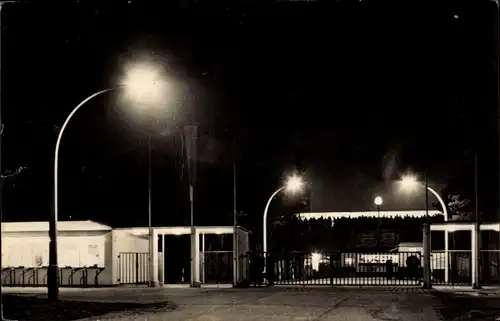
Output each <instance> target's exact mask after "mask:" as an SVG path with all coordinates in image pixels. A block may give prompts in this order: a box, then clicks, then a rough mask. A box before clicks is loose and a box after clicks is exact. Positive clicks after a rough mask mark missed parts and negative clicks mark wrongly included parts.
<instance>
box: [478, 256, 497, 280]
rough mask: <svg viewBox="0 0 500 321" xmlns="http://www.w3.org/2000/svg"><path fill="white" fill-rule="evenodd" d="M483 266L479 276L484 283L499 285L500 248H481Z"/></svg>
mask: <svg viewBox="0 0 500 321" xmlns="http://www.w3.org/2000/svg"><path fill="white" fill-rule="evenodd" d="M480 262H481V267H480V269H479V276H480V280H481V284H483V285H492V284H494V285H498V284H499V282H500V279H499V275H498V273H499V272H500V251H499V250H481V251H480Z"/></svg>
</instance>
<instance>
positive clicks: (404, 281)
mask: <svg viewBox="0 0 500 321" xmlns="http://www.w3.org/2000/svg"><path fill="white" fill-rule="evenodd" d="M426 230H427V231H428V232H426ZM439 232H442V233H443V234H444V235H437V234H438V233H439ZM457 232H468V233H469V235H470V236H468V238H469V239H468V240H469V242H468V245H465V248H461V249H456V248H451V249H450V248H449V244H448V243H449V242H446V241H445V240H441V239H442V238H443V236H446V237H450V238H452V237H453V235H454V233H457ZM431 233H432V234H431ZM485 233H493V234H496V237H497V238H496V239H495V240H494V242H489V243H488V244H480V243H481V242H480V240H481V239H482V235H484V234H485ZM499 234H500V224H499V223H481V224H478V223H470V222H456V221H455V222H450V221H448V222H444V223H433V224H431V225H430V227H424V242H423V243H400V244H399V246H398V248H397V249H394V250H392V251H390V252H385V253H369V252H362V253H361V252H357V253H342V252H331V253H304V252H289V253H285V254H278V255H269V256H268V257H267V258H266V260H267V266H268V267H269V268H270V267H271V266H272V269H273V276H274V284H275V285H301V286H307V285H324V286H349V285H351V286H377V285H382V286H424V287H426V288H429V287H431V286H432V285H465V286H467V285H469V286H472V287H474V288H478V287H480V286H482V285H496V286H498V285H500V277H499V276H500V250H499V244H498V240H499V239H498V237H500V235H499ZM431 235H432V237H431ZM457 238H458V236H457ZM466 238H467V237H464V236H463V235H462V236H461V237H460V239H461V240H462V241H464V239H465V240H466ZM465 243H467V242H465ZM442 244H444V246H445V248H444V250H443V249H441V248H440V246H441V245H442ZM425 248H427V249H428V250H427V251H426V250H425ZM426 259H427V260H426ZM248 261H251V259H248ZM426 261H427V262H426ZM426 265H427V272H426ZM251 269H252V268H251V263H250V264H249V269H248V270H249V271H250V270H251Z"/></svg>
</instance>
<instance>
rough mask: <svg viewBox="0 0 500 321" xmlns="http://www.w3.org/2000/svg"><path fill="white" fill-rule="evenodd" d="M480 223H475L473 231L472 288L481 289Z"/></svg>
mask: <svg viewBox="0 0 500 321" xmlns="http://www.w3.org/2000/svg"><path fill="white" fill-rule="evenodd" d="M480 233H481V232H480V229H479V224H478V223H476V224H474V228H473V229H472V231H471V245H472V246H471V248H472V251H471V254H472V262H471V263H472V264H471V265H472V288H473V289H480V288H481V284H480V279H479V268H480V257H479V251H480V248H481V247H480V245H479V238H480V237H479V236H480Z"/></svg>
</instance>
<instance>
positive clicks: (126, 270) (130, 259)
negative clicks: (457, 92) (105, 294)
mask: <svg viewBox="0 0 500 321" xmlns="http://www.w3.org/2000/svg"><path fill="white" fill-rule="evenodd" d="M148 265H149V253H147V252H145V253H143V252H122V253H120V254H119V255H118V283H120V284H148V280H149V278H148V274H149V273H148Z"/></svg>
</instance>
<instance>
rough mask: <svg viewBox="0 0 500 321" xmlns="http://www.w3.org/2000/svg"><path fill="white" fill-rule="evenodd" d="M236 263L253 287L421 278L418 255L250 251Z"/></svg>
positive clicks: (378, 282)
mask: <svg viewBox="0 0 500 321" xmlns="http://www.w3.org/2000/svg"><path fill="white" fill-rule="evenodd" d="M239 260H240V264H244V265H246V266H247V269H246V270H247V271H248V273H247V276H246V281H247V283H248V284H255V285H259V284H263V283H270V284H274V285H304V286H305V285H330V286H335V285H353V286H354V285H355V286H363V285H365V286H377V285H394V286H395V285H405V286H410V285H415V286H416V285H420V284H421V282H422V276H423V268H422V267H423V257H422V256H421V253H420V252H397V253H340V252H334V253H303V252H290V253H282V254H270V253H265V254H263V253H251V252H249V253H247V254H245V255H242V256H241V257H240V258H239ZM241 261H243V262H241ZM264 267H265V269H264ZM264 270H265V273H263V272H262V271H264ZM264 279H266V280H267V281H264Z"/></svg>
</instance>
